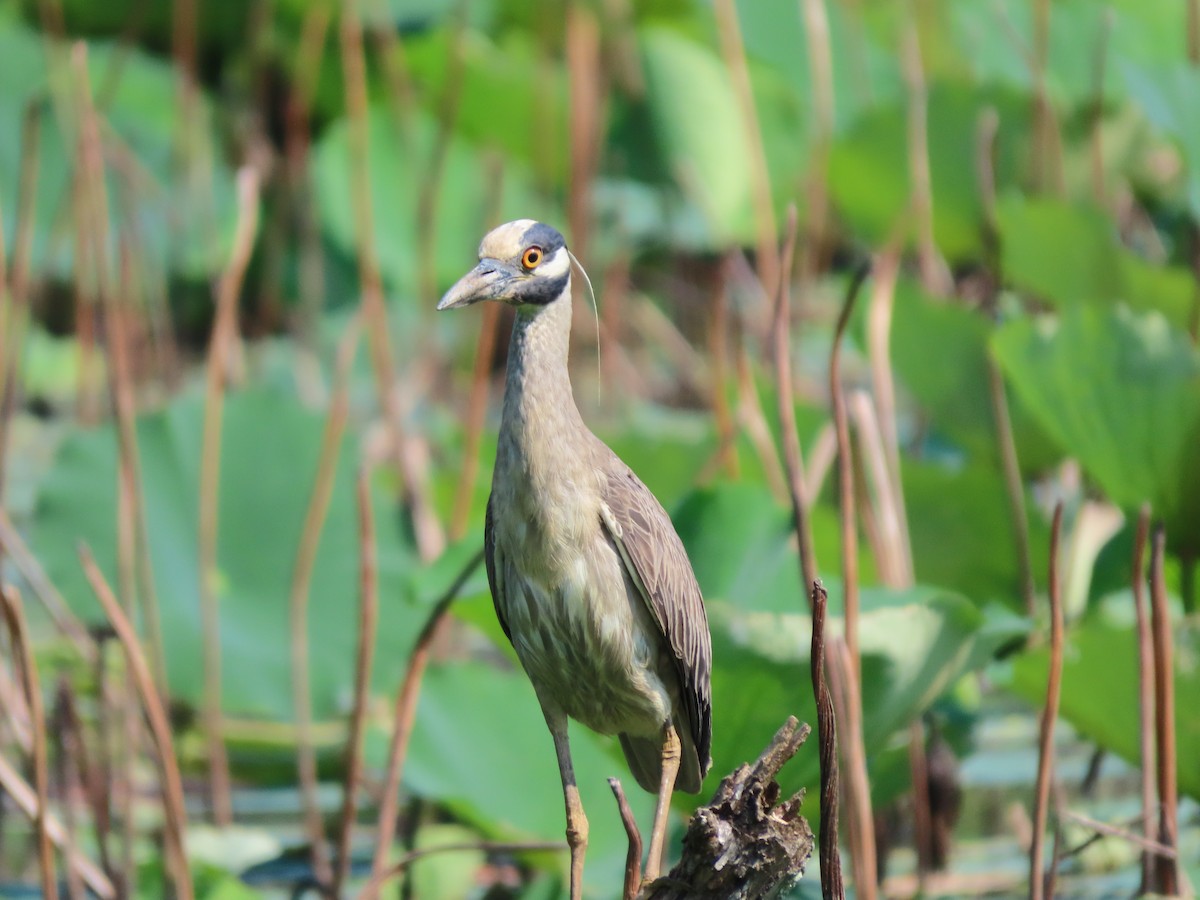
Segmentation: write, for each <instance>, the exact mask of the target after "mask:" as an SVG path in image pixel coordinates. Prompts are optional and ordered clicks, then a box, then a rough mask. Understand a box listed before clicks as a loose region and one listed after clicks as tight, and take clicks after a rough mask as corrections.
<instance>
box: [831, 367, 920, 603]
mask: <svg viewBox="0 0 1200 900" xmlns="http://www.w3.org/2000/svg"><path fill="white" fill-rule="evenodd" d="M846 407H847V412H848V413H849V416H850V420H851V422H853V424H854V431H855V434H856V435H857V437H858V441H857V443H856V446H857V447H858V449H859V453H858V457H857V459H856V462H858V464H859V467H858V468H859V471H860V472H861V475H860V477H859V478H858V481H859V482H860V483H861V484H862V485H863V488H864V490H863V494H864V495H866V496H865V497H864V500H863V503H862V504H861V506H860V509H861V510H862V516H863V530H864V531H866V532H867V535H868V538H869V540H870V542H871V545H872V552H873V553H874V556H875V561H876V565H877V567H878V570H879V579H880V581H881V582H883V583H884V584H885V585H887V586H888V587H892V588H898V589H901V590H903V589H905V588H909V587H912V584H913V576H912V562H911V560H912V554H911V551H910V549H909V544H908V529H907V528H905V527H904V510H903V501H902V500H898V498H899V497H902V496H903V494H904V491H903V489H902V487H901V485H900V483H899V474H900V473H899V470H898V469H897V470H895V476H894V477H893V469H892V467H891V463H890V462H889V460H888V452H887V450H886V449H885V448H884V437H883V435H882V434H881V433H880V432H881V429H882V427H883V426H882V423H881V422H880V421H879V415H878V412H877V407H876V405H875V404H874V403H872V402H871V396H870V394H869V393H868V392H867V391H865V390H860V389H857V388H856V389H855V390H853V391H851V392H850V397H849V398H848V400H847V403H846Z"/></svg>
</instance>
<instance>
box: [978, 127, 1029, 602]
mask: <svg viewBox="0 0 1200 900" xmlns="http://www.w3.org/2000/svg"><path fill="white" fill-rule="evenodd" d="M999 125H1000V121H999V117H998V116H997V115H996V112H995V110H992V109H989V110H987V111H986V112H985V113H984V114H983V115H981V116H980V118H979V125H978V128H977V133H976V148H975V154H976V156H975V170H976V171H975V175H976V179H977V182H978V185H979V195H980V198H981V200H982V204H983V246H984V258H985V263H986V265H987V267H988V269H989V270H990V271H989V278H990V285H989V288H988V292H989V293H988V296H987V297H986V298H985V300H984V308H985V310H986V311H987V313H988V314H989V315H992V316H994V315H995V314H996V297H997V294H998V292H999V289H1000V285H1001V284H1003V281H1004V274H1003V272H1001V270H1000V247H999V231H998V226H997V224H996V176H995V165H994V161H993V156H994V151H995V141H996V131H997V129H998V128H999ZM984 362H985V365H986V366H987V375H988V399H989V401H990V404H991V407H992V421H993V423H994V424H995V428H996V442H997V445H998V448H999V451H1000V469H1001V472H1002V474H1003V476H1004V492H1005V496H1006V497H1007V499H1008V515H1009V520H1010V522H1011V523H1012V535H1013V545H1014V546H1015V547H1016V551H1017V576H1018V578H1019V579H1020V591H1021V599H1022V600H1023V601H1024V607H1025V615H1027V616H1028V617H1029V618H1030V619H1032V618H1033V617H1034V616H1035V615H1036V613H1037V610H1036V608H1035V599H1036V598H1035V594H1036V588H1035V586H1034V580H1033V558H1032V554H1031V553H1030V549H1029V525H1028V522H1029V519H1028V516H1027V514H1026V512H1025V485H1024V482H1023V481H1022V480H1021V463H1020V459H1019V457H1018V455H1017V439H1016V435H1015V433H1014V432H1013V425H1012V415H1011V413H1010V412H1009V408H1008V395H1007V393H1006V392H1005V389H1004V376H1003V375H1002V374H1001V372H1000V365H999V363H997V362H996V359H995V357H993V356H992V355H991V354H990V353H988V354H986V358H985V360H984Z"/></svg>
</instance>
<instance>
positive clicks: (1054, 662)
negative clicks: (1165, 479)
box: [1029, 502, 1063, 900]
mask: <svg viewBox="0 0 1200 900" xmlns="http://www.w3.org/2000/svg"><path fill="white" fill-rule="evenodd" d="M1062 517H1063V508H1062V503H1061V502H1059V503H1058V504H1057V505H1056V506H1055V507H1054V519H1053V522H1052V524H1051V526H1050V574H1049V591H1050V674H1049V676H1048V677H1047V680H1046V705H1045V707H1044V708H1043V709H1042V718H1041V724H1040V726H1039V728H1038V767H1037V781H1036V783H1035V788H1034V801H1033V843H1032V846H1031V847H1030V850H1029V896H1030V897H1031V898H1032V900H1042V898H1043V897H1044V896H1045V890H1046V880H1045V878H1046V872H1045V866H1044V863H1043V855H1044V852H1045V848H1044V846H1043V844H1044V842H1045V835H1046V821H1047V819H1048V817H1049V813H1050V809H1049V807H1050V783H1051V780H1052V779H1053V777H1054V772H1053V769H1054V724H1055V722H1056V721H1057V720H1058V703H1059V698H1060V696H1061V693H1062V665H1063V610H1062V596H1061V586H1060V584H1059V572H1058V567H1059V559H1058V557H1059V544H1060V542H1061V540H1062Z"/></svg>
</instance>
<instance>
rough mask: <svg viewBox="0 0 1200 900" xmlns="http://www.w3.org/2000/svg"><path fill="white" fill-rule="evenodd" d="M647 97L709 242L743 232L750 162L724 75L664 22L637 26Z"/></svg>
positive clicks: (717, 63) (665, 151)
mask: <svg viewBox="0 0 1200 900" xmlns="http://www.w3.org/2000/svg"><path fill="white" fill-rule="evenodd" d="M639 44H640V47H641V53H642V66H643V70H644V72H645V78H646V102H647V104H648V106H649V110H650V115H651V127H652V128H653V130H654V135H655V138H656V139H657V141H658V143H659V145H660V147H661V152H662V155H663V157H664V158H665V159H666V161H667V164H668V165H669V166H670V169H671V174H672V175H673V176H674V177H675V179H676V181H677V183H678V184H679V187H680V189H681V190H682V192H683V194H684V196H685V197H686V198H687V199H688V200H689V201H690V202H691V203H693V204H695V205H696V206H697V207H698V208H699V210H700V212H701V214H702V216H703V219H704V222H705V224H706V227H707V232H708V234H709V235H710V241H711V242H712V243H713V244H715V245H720V244H724V243H728V242H729V241H730V240H733V239H736V238H738V237H742V236H744V235H745V234H746V233H747V231H748V229H747V225H748V224H749V212H750V184H751V181H750V172H751V166H752V162H751V160H750V156H749V151H748V145H747V141H746V132H745V128H744V127H743V125H742V120H741V117H740V116H739V113H738V103H737V99H736V97H735V95H734V90H733V86H732V84H731V83H730V80H729V74H728V72H727V70H726V68H725V66H724V65H723V64H722V62H721V60H720V58H719V57H718V56H717V54H716V53H715V52H714V51H713V50H711V49H709V48H708V47H705V46H704V45H702V44H700V43H698V42H696V41H694V40H691V39H690V38H688V37H685V36H684V35H683V34H681V33H679V32H678V31H675V30H673V29H670V28H666V27H663V26H647V27H645V28H642V29H641V30H640V31H639Z"/></svg>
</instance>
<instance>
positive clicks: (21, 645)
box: [0, 584, 58, 900]
mask: <svg viewBox="0 0 1200 900" xmlns="http://www.w3.org/2000/svg"><path fill="white" fill-rule="evenodd" d="M0 601H2V602H3V605H4V618H5V620H6V621H7V623H8V633H9V636H10V638H11V640H12V650H13V663H14V665H15V668H16V669H17V671H18V672H20V674H21V681H22V683H23V684H24V686H25V703H26V704H27V706H28V707H29V723H30V726H31V728H32V736H33V785H34V790H35V799H36V801H37V810H36V813H35V814H34V817H33V829H34V835H35V837H36V840H37V848H38V868H39V869H40V870H41V874H42V893H43V896H45V897H46V898H47V900H58V878H57V877H56V875H55V873H54V847H53V846H52V844H51V842H50V833H49V831H47V829H46V815H47V814H48V813H49V811H50V797H49V782H50V775H49V768H48V767H47V763H46V713H45V710H44V709H43V708H42V686H41V682H40V681H39V680H38V671H37V664H36V663H35V662H34V659H33V647H32V646H31V644H30V641H29V630H28V627H27V626H26V624H25V610H24V608H23V607H22V605H21V594H20V592H19V591H18V590H17V589H16V587H14V586H13V585H11V584H6V585H3V586H2V587H0Z"/></svg>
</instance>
